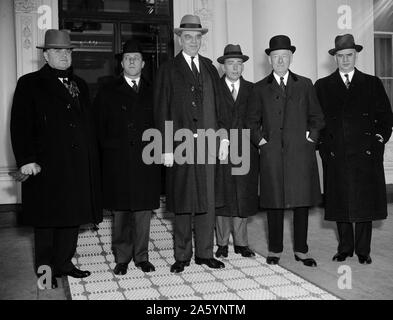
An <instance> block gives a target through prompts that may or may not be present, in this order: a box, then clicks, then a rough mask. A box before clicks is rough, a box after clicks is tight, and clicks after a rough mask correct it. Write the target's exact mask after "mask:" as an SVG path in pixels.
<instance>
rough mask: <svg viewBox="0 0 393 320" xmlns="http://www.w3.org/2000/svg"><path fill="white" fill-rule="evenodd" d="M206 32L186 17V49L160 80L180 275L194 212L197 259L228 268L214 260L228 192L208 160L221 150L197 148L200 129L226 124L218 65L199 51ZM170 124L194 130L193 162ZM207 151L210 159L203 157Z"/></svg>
mask: <svg viewBox="0 0 393 320" xmlns="http://www.w3.org/2000/svg"><path fill="white" fill-rule="evenodd" d="M207 31H208V30H207V29H206V28H202V26H201V22H200V19H199V17H198V16H194V15H185V16H184V17H183V18H182V20H181V22H180V27H179V28H175V30H174V32H175V33H176V34H177V35H178V37H179V44H180V46H181V47H182V51H181V52H180V53H179V54H178V55H177V56H176V57H175V58H174V59H171V60H169V61H167V62H166V63H164V64H163V65H162V66H161V67H160V69H159V71H158V75H157V79H156V84H155V94H154V99H155V102H154V108H155V110H154V112H155V120H156V126H157V128H158V129H159V130H160V132H161V133H162V137H163V140H164V142H165V143H164V149H163V163H164V165H165V166H166V167H167V171H166V173H167V175H166V196H167V198H166V205H167V209H168V210H169V211H171V212H174V213H175V225H174V238H175V260H176V261H175V263H174V264H173V265H172V267H171V272H175V273H177V272H182V271H183V270H184V267H186V266H188V265H189V264H190V260H191V257H192V216H194V228H195V262H196V263H197V264H205V265H207V266H208V267H210V268H223V267H224V264H223V263H222V262H221V261H219V260H216V259H214V258H213V245H214V225H215V207H216V206H219V205H221V206H222V205H223V195H222V191H221V192H220V190H218V189H217V188H215V184H216V185H218V186H220V184H217V183H216V176H217V174H218V171H217V170H216V169H217V168H216V165H215V164H213V163H211V162H210V163H208V161H207V158H208V160H209V161H210V160H211V159H212V157H213V160H214V159H215V158H216V157H217V156H216V154H217V152H216V148H215V147H212V146H211V144H208V146H207V147H206V149H203V148H202V149H199V150H198V152H197V145H198V141H199V142H201V141H202V142H203V141H205V142H206V141H207V139H206V138H205V137H204V136H203V135H202V136H199V138H198V135H201V134H202V133H201V130H202V131H203V130H208V129H211V130H213V131H216V130H218V129H220V128H223V127H224V126H225V125H224V124H222V123H221V116H220V104H221V90H220V83H219V81H220V79H219V75H218V72H217V69H216V68H215V67H214V66H213V64H212V62H211V60H209V59H208V58H205V57H203V56H202V55H200V54H198V52H199V49H200V47H201V43H202V35H203V34H205V33H206V32H207ZM166 122H167V124H168V122H169V124H171V125H173V132H174V133H175V134H176V132H178V133H179V131H178V130H181V129H186V130H185V131H184V132H187V134H188V133H190V134H189V135H191V137H190V138H191V139H193V140H192V142H193V143H191V144H190V143H189V141H190V140H189V139H188V140H185V141H183V140H182V142H183V144H184V143H186V144H190V145H191V152H188V154H187V152H186V157H188V158H190V157H191V160H192V161H188V162H186V163H181V161H179V160H180V159H179V158H180V157H178V158H176V157H175V156H176V150H177V148H178V147H179V145H180V142H178V141H175V142H174V143H173V136H170V137H165V123H166ZM198 130H199V131H198ZM188 138H189V137H188ZM171 143H173V149H172V148H171V147H170V144H171ZM228 144H229V141H228V140H225V141H224V135H223V136H222V138H220V142H219V145H220V150H219V156H220V159H222V160H223V159H225V158H226V156H227V154H228ZM189 149H190V148H189ZM202 151H203V152H204V153H205V155H206V158H202V159H200V157H201V153H202ZM174 152H175V153H174ZM190 153H192V154H190ZM197 158H198V159H197ZM201 162H202V163H201ZM221 186H222V184H221Z"/></svg>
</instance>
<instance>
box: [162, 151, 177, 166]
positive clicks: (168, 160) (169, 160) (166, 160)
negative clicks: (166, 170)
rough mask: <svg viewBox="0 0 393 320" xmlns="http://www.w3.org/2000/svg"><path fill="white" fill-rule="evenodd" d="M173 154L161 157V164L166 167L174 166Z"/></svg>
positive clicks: (165, 154)
mask: <svg viewBox="0 0 393 320" xmlns="http://www.w3.org/2000/svg"><path fill="white" fill-rule="evenodd" d="M173 161H174V159H173V153H164V154H162V156H161V162H162V164H163V165H164V166H165V167H172V166H173Z"/></svg>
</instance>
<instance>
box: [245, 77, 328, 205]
mask: <svg viewBox="0 0 393 320" xmlns="http://www.w3.org/2000/svg"><path fill="white" fill-rule="evenodd" d="M247 119H248V121H247V123H248V126H249V128H250V129H251V139H252V141H253V143H254V144H255V145H256V146H258V144H259V142H260V140H261V139H262V138H265V139H266V140H267V143H266V144H264V145H263V146H261V147H259V148H260V186H261V187H260V206H261V207H263V208H277V209H279V208H281V209H285V208H294V207H308V206H314V205H318V204H319V203H320V202H321V192H320V185H319V174H318V166H317V160H316V154H315V146H316V143H313V142H309V141H308V140H307V139H306V131H309V132H310V138H311V139H312V140H313V141H315V142H316V141H318V137H319V131H320V130H321V128H323V126H324V120H323V114H322V110H321V107H320V105H319V102H318V99H317V96H316V94H315V90H314V87H313V85H312V82H311V80H310V79H307V78H304V77H301V76H299V75H296V74H294V73H292V72H290V74H289V77H288V82H287V88H286V95H285V93H284V92H283V91H282V89H281V88H280V86H279V85H278V83H277V81H276V80H275V78H274V76H273V73H271V74H270V75H269V76H267V77H266V78H265V79H263V80H261V81H259V82H258V83H256V84H255V87H254V90H253V94H252V96H251V99H250V103H249V112H248V117H247Z"/></svg>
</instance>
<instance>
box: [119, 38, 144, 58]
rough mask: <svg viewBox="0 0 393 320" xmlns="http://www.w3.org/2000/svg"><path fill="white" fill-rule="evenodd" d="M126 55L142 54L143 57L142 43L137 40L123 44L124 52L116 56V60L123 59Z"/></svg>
mask: <svg viewBox="0 0 393 320" xmlns="http://www.w3.org/2000/svg"><path fill="white" fill-rule="evenodd" d="M125 53H140V54H141V55H142V57H143V51H142V47H141V45H140V43H139V42H138V41H136V40H132V39H131V40H127V41H126V42H125V43H124V44H123V50H122V52H120V53H117V54H116V55H115V57H116V58H122V57H123V54H125Z"/></svg>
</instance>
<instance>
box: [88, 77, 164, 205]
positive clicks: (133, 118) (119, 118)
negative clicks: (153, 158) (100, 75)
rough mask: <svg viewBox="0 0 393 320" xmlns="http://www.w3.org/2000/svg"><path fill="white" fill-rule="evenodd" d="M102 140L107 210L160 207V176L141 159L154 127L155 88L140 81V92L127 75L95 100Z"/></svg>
mask: <svg viewBox="0 0 393 320" xmlns="http://www.w3.org/2000/svg"><path fill="white" fill-rule="evenodd" d="M94 112H95V113H96V121H97V130H98V133H99V141H100V156H101V161H102V163H101V165H102V184H103V198H104V201H103V203H104V208H107V209H111V210H130V211H137V210H149V209H156V208H158V207H159V200H160V191H161V182H160V179H161V174H160V168H159V166H158V165H157V164H154V163H153V164H146V163H145V162H144V161H143V159H142V152H143V149H144V147H145V146H146V145H147V144H148V143H149V142H144V141H142V135H143V132H144V131H145V130H148V129H151V128H153V127H154V123H153V122H154V121H153V89H152V86H151V85H150V84H149V83H148V82H147V81H146V80H145V79H144V78H141V80H140V82H139V89H138V93H137V92H136V91H135V90H134V89H132V88H131V87H130V86H129V85H128V83H127V82H126V80H125V79H124V76H120V77H119V78H117V79H116V80H114V81H113V82H111V83H109V84H107V85H106V86H105V87H103V88H102V89H101V90H100V91H99V92H98V94H97V96H96V98H95V100H94Z"/></svg>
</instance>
